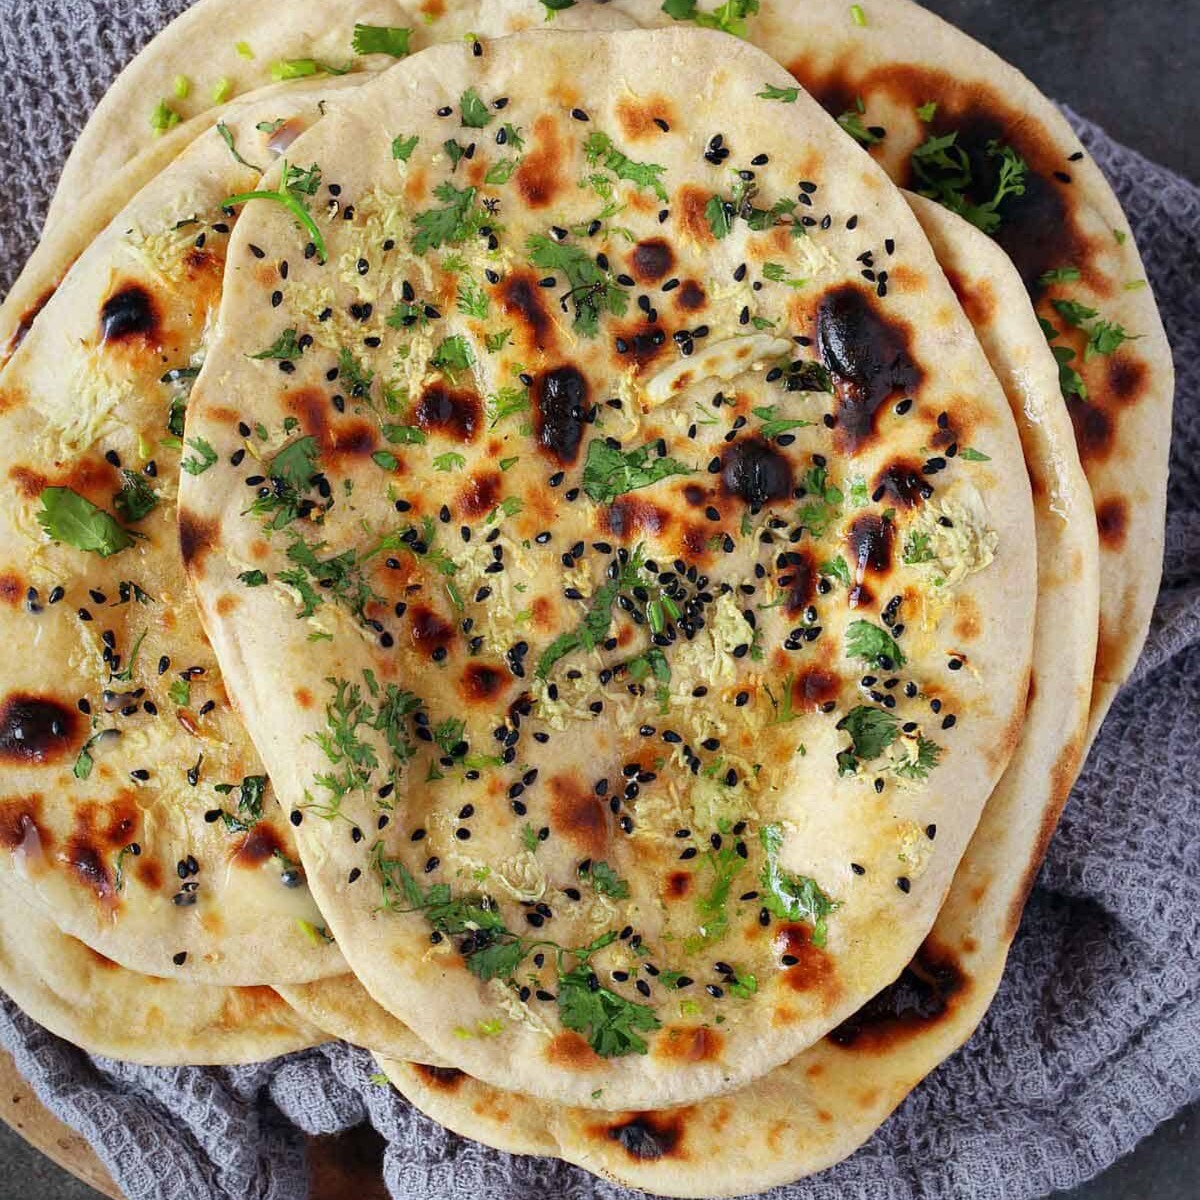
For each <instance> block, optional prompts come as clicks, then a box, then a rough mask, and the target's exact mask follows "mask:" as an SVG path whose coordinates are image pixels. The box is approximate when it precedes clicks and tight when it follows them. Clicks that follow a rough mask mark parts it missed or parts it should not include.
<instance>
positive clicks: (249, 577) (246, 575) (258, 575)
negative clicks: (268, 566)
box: [238, 571, 268, 588]
mask: <svg viewBox="0 0 1200 1200" xmlns="http://www.w3.org/2000/svg"><path fill="white" fill-rule="evenodd" d="M238 581H239V582H240V583H244V584H245V585H246V587H250V588H256V587H263V586H265V585H266V583H267V582H268V580H267V575H266V573H265V572H263V571H243V572H242V573H241V574H240V575H238Z"/></svg>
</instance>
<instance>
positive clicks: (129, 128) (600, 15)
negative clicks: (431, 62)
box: [45, 0, 635, 230]
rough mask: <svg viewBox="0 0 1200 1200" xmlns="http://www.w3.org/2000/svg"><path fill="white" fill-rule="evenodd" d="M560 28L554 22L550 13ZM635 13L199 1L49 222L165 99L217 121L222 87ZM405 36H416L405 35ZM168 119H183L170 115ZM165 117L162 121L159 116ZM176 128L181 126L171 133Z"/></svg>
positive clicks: (527, 6)
mask: <svg viewBox="0 0 1200 1200" xmlns="http://www.w3.org/2000/svg"><path fill="white" fill-rule="evenodd" d="M551 19H552V20H553V24H549V23H548V22H549V21H550V20H551ZM634 24H635V22H634V21H633V19H632V18H629V17H626V16H624V15H622V14H620V13H618V12H617V11H616V9H615V7H612V8H610V7H609V6H608V4H607V3H603V4H592V3H588V4H585V5H579V6H577V7H574V8H571V9H567V10H565V11H562V12H558V13H554V14H553V17H552V18H551V17H550V16H549V15H548V10H547V8H546V7H545V6H544V5H542V4H541V3H540V0H436V2H435V3H430V2H429V0H288V3H287V4H286V5H283V6H281V5H279V4H276V3H273V2H272V0H233V2H232V3H219V4H211V3H203V2H202V3H198V4H193V5H192V6H191V7H190V8H188V9H187V10H185V11H184V12H183V13H181V14H180V15H179V16H178V17H177V18H176V19H175V20H174V21H172V22H171V24H169V25H168V26H166V28H165V29H163V30H162V31H161V32H160V33H159V34H158V36H157V37H155V38H154V40H153V41H151V42H150V43H149V44H148V45H147V46H146V47H145V48H144V49H143V50H142V52H141V53H140V54H138V55H137V57H136V58H134V59H133V60H132V61H131V62H130V63H129V64H128V66H126V68H125V69H124V70H123V71H122V72H121V74H120V75H119V76H118V77H117V78H116V80H114V81H113V84H112V86H111V87H110V88H109V89H108V91H107V92H106V93H105V95H104V98H103V99H102V100H101V101H100V103H99V104H98V105H96V108H95V109H94V110H93V112H92V114H91V116H90V117H89V118H88V122H87V124H86V126H85V127H84V129H83V131H82V132H81V133H80V135H79V138H78V140H77V141H76V143H75V145H74V147H73V148H72V150H71V154H70V156H69V157H68V159H67V162H66V164H65V165H64V167H63V172H62V175H61V177H60V179H59V182H58V187H57V188H56V189H55V194H54V198H53V200H52V201H51V205H50V210H49V212H48V213H47V215H46V224H45V227H46V229H47V230H51V229H53V228H54V227H55V226H56V225H58V224H59V223H60V222H61V220H62V218H63V217H64V216H66V215H67V214H68V213H69V212H71V211H73V210H74V209H75V208H76V207H77V205H78V204H79V201H80V198H81V197H86V196H88V195H89V194H90V193H91V191H92V190H93V189H94V188H96V187H97V186H98V185H102V184H103V183H104V182H105V181H106V180H107V179H108V178H109V176H110V175H111V174H112V173H114V172H115V171H118V170H119V169H120V168H121V167H122V166H123V165H124V164H125V163H127V162H128V161H130V160H131V159H132V158H134V157H136V156H138V155H139V154H142V153H143V152H144V150H145V148H146V146H147V145H148V144H152V143H153V141H154V138H155V130H154V128H153V125H152V122H151V116H152V113H153V112H154V109H155V107H156V105H157V104H158V102H159V100H160V99H161V100H162V102H163V103H164V104H166V105H167V106H168V107H169V109H170V112H171V113H172V114H173V115H174V117H176V118H178V119H179V120H180V121H181V122H183V123H190V122H191V121H192V120H193V119H195V118H209V117H211V116H212V113H213V106H214V103H215V101H214V92H215V93H216V94H217V95H220V96H221V97H223V98H224V99H232V98H233V97H235V96H240V95H242V94H243V93H245V92H248V91H251V90H255V89H259V88H262V87H264V86H266V85H267V84H269V83H271V82H272V81H278V80H279V79H280V78H281V77H282V78H285V79H298V80H304V79H310V80H311V77H312V76H313V75H314V74H316V75H321V74H324V73H329V72H330V69H331V68H332V71H334V72H341V71H344V70H349V72H350V73H351V74H352V75H356V74H357V75H361V74H363V73H369V72H372V71H379V70H382V69H384V68H385V67H389V66H391V65H392V63H393V62H394V61H395V60H394V58H393V57H392V54H393V53H395V52H398V51H400V50H401V48H402V47H405V46H406V47H407V48H408V50H409V51H410V52H412V53H415V52H416V51H418V50H423V49H425V48H426V47H427V46H433V45H437V44H438V43H439V42H457V41H461V40H463V39H464V38H466V37H468V36H470V35H472V34H473V35H474V36H475V37H500V36H501V35H503V34H506V33H518V32H520V31H522V30H532V29H538V28H541V27H543V26H545V27H546V28H548V29H554V30H570V29H595V30H605V29H609V30H611V29H627V28H629V27H631V26H632V25H634ZM359 25H365V26H369V27H372V28H375V29H381V30H394V31H395V32H396V33H397V34H398V35H400V39H399V40H394V39H387V38H385V39H384V40H385V42H386V43H387V45H388V46H389V50H388V52H386V53H382V52H376V53H372V52H370V46H371V44H370V43H367V44H365V45H364V51H365V52H363V53H360V52H359V47H358V46H356V45H355V29H356V26H359ZM403 35H407V36H406V37H405V36H403ZM197 46H203V47H204V66H203V77H204V79H205V80H212V79H216V80H217V81H218V84H217V85H216V87H215V88H214V87H211V86H209V87H202V86H199V84H198V82H197V85H196V86H192V87H190V88H189V91H188V94H187V96H185V97H182V98H180V97H179V96H177V95H176V93H175V81H176V79H178V78H179V77H180V76H181V75H182V76H183V77H184V78H185V79H190V77H191V75H192V73H193V72H195V71H197V65H196V47H197ZM167 119H168V120H170V119H173V118H171V117H168V118H167ZM160 120H161V118H160ZM172 132H174V131H172Z"/></svg>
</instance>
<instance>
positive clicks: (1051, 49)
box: [0, 0, 1200, 1200]
mask: <svg viewBox="0 0 1200 1200" xmlns="http://www.w3.org/2000/svg"><path fill="white" fill-rule="evenodd" d="M796 2H802V0H796ZM926 4H927V7H929V8H932V9H933V10H934V11H936V12H938V13H940V14H941V15H942V16H944V17H945V18H946V19H947V20H950V21H953V22H954V24H956V25H958V26H960V27H961V28H963V29H965V30H966V31H967V32H968V33H970V34H972V35H973V36H975V37H977V38H979V40H980V41H982V42H984V43H985V44H986V45H988V46H990V47H991V48H992V49H993V50H995V51H996V52H997V53H998V54H1000V55H1002V56H1003V57H1004V58H1006V59H1008V61H1009V62H1011V63H1013V64H1015V65H1016V66H1017V67H1019V68H1020V69H1021V70H1022V71H1024V72H1025V74H1027V75H1028V76H1029V77H1030V78H1031V79H1032V80H1033V81H1034V82H1035V83H1036V84H1037V85H1038V86H1039V87H1040V88H1042V90H1043V91H1045V92H1046V93H1048V94H1049V95H1051V96H1053V97H1055V98H1056V99H1059V100H1062V101H1065V102H1066V103H1067V104H1070V105H1071V106H1072V107H1073V108H1075V109H1076V110H1077V111H1079V112H1080V113H1082V114H1084V115H1085V116H1087V117H1090V118H1091V119H1092V120H1094V121H1097V122H1099V123H1100V124H1101V125H1103V126H1104V127H1105V128H1106V129H1107V130H1108V131H1109V133H1111V134H1112V135H1113V136H1114V137H1116V138H1118V139H1120V140H1121V141H1123V142H1125V143H1126V144H1127V145H1130V146H1133V147H1135V148H1137V149H1138V150H1140V151H1141V152H1142V153H1143V154H1145V155H1146V156H1147V157H1148V158H1152V159H1155V160H1157V161H1158V162H1161V163H1163V164H1165V165H1166V166H1169V167H1171V168H1172V169H1173V170H1175V171H1177V172H1179V173H1180V174H1181V175H1184V176H1186V177H1188V178H1190V179H1192V180H1200V138H1197V137H1196V136H1194V128H1195V118H1196V116H1197V113H1198V111H1200V0H1182V3H1177V4H1172V5H1151V4H1148V3H1146V0H1108V3H1106V4H1096V3H1095V2H1094V0H1053V2H1050V3H1048V2H1047V0H926ZM869 6H870V0H865V4H864V7H866V8H867V9H868V14H869ZM1063 1102H1064V1103H1066V1104H1069V1103H1070V1102H1071V1101H1070V1098H1069V1097H1067V1098H1065V1099H1064V1101H1063ZM1198 1196H1200V1106H1197V1107H1196V1108H1192V1109H1190V1110H1188V1111H1186V1112H1184V1113H1182V1114H1180V1115H1179V1116H1178V1117H1176V1118H1175V1119H1173V1120H1171V1121H1168V1122H1166V1124H1164V1125H1163V1126H1161V1127H1160V1128H1159V1129H1158V1130H1157V1131H1156V1132H1155V1133H1154V1134H1153V1135H1152V1136H1151V1137H1149V1138H1147V1139H1146V1140H1145V1141H1144V1142H1143V1143H1142V1144H1141V1145H1140V1146H1139V1147H1138V1148H1137V1149H1136V1150H1135V1151H1134V1152H1133V1153H1132V1154H1130V1155H1128V1156H1127V1157H1126V1158H1124V1159H1122V1160H1121V1161H1120V1162H1118V1163H1117V1164H1115V1165H1114V1166H1113V1167H1111V1168H1110V1169H1109V1170H1108V1171H1106V1172H1105V1173H1104V1174H1103V1175H1101V1176H1100V1177H1099V1178H1097V1179H1095V1180H1093V1181H1092V1182H1091V1183H1089V1184H1086V1185H1084V1186H1083V1187H1081V1188H1078V1189H1076V1190H1075V1191H1073V1192H1070V1193H1063V1194H1062V1198H1063V1200H1137V1198H1142V1197H1146V1198H1149V1197H1153V1198H1154V1200H1196V1198H1197V1197H1198ZM96 1197H97V1193H96V1192H94V1191H92V1189H91V1188H89V1187H87V1186H86V1185H85V1184H82V1183H79V1182H77V1181H76V1180H74V1179H72V1178H71V1177H70V1176H68V1175H67V1174H66V1173H65V1172H63V1171H60V1170H59V1169H58V1168H57V1167H55V1166H54V1165H53V1164H52V1163H51V1162H49V1161H48V1160H47V1159H45V1158H43V1157H42V1156H41V1155H40V1154H39V1153H38V1152H37V1151H35V1150H33V1149H32V1148H31V1147H29V1146H28V1145H26V1143H25V1142H23V1141H22V1140H21V1139H20V1138H19V1137H18V1136H17V1135H16V1134H15V1133H13V1132H12V1131H11V1130H9V1129H7V1128H6V1127H4V1126H2V1125H0V1200H30V1198H34V1200H95V1198H96ZM314 1200H323V1198H322V1197H315V1198H314ZM964 1200H969V1197H964Z"/></svg>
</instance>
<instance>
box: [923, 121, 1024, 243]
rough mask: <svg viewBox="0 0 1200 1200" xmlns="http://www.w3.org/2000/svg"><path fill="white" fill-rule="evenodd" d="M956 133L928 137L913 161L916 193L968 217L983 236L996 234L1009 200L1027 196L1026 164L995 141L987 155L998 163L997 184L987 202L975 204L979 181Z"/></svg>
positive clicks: (989, 144)
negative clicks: (1010, 197)
mask: <svg viewBox="0 0 1200 1200" xmlns="http://www.w3.org/2000/svg"><path fill="white" fill-rule="evenodd" d="M957 141H958V134H957V132H952V133H947V134H942V135H941V136H938V137H929V138H926V140H925V141H924V142H923V143H922V144H921V145H920V146H918V147H917V148H916V149H915V150H914V151H913V152H912V157H911V160H910V161H911V165H912V170H913V175H914V177H915V181H916V185H917V190H918V191H919V192H920V193H921V195H922V196H927V197H928V198H929V199H931V200H936V201H937V202H938V203H939V204H941V205H943V206H944V207H946V208H948V209H950V211H951V212H955V213H958V215H959V216H960V217H965V218H966V219H967V220H968V221H970V222H971V224H972V225H974V226H975V227H976V228H978V229H981V230H983V232H984V233H987V234H994V233H995V232H996V230H997V229H998V228H999V227H1000V224H1001V220H1002V218H1001V216H1000V213H999V212H998V209H999V207H1000V205H1001V203H1002V202H1003V201H1004V200H1005V199H1006V198H1007V197H1009V196H1023V195H1024V194H1025V172H1026V170H1027V168H1026V165H1025V160H1024V159H1022V158H1021V157H1020V155H1018V154H1017V152H1016V151H1015V150H1014V149H1013V148H1012V147H1011V146H1006V145H1003V144H1002V143H1000V142H998V141H996V140H995V139H992V140H991V141H989V142H988V143H987V147H986V153H987V156H988V158H989V159H992V160H995V163H996V168H995V182H994V184H993V185H992V188H991V195H990V197H989V198H988V199H986V200H983V201H981V202H978V203H977V202H975V201H974V200H972V198H971V196H972V193H973V192H974V190H975V189H976V188H977V186H978V183H979V181H977V180H975V179H974V172H973V168H972V165H971V160H970V157H969V156H968V154H967V152H966V151H965V150H964V149H963V148H962V147H961V146H959V145H958V144H957Z"/></svg>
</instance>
